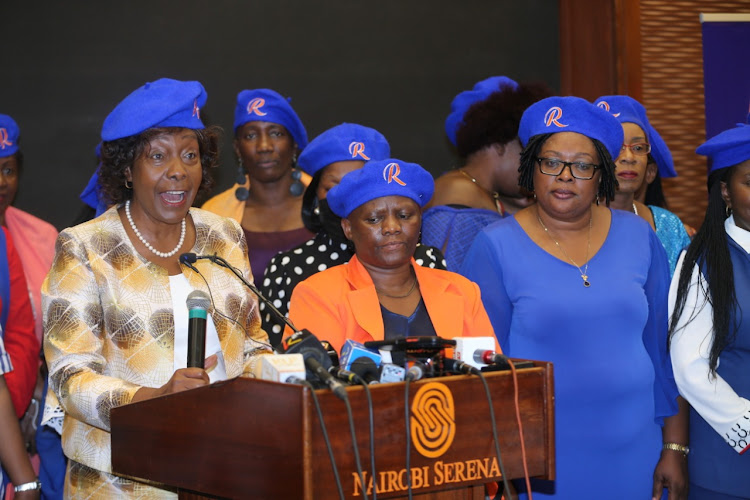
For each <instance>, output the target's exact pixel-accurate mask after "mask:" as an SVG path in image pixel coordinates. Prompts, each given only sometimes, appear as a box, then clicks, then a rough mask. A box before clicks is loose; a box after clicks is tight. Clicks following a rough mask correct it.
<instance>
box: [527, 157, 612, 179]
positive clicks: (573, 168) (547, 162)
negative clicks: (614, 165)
mask: <svg viewBox="0 0 750 500" xmlns="http://www.w3.org/2000/svg"><path fill="white" fill-rule="evenodd" d="M536 162H537V163H538V164H539V171H540V172H542V173H543V174H544V175H562V173H563V170H565V167H568V168H569V169H570V175H572V176H573V177H575V178H576V179H581V180H584V181H587V180H589V179H592V178H593V177H594V174H595V173H596V169H597V168H601V165H594V164H593V163H581V162H577V161H576V162H573V161H562V160H558V159H557V158H537V159H536Z"/></svg>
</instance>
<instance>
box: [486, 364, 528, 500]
mask: <svg viewBox="0 0 750 500" xmlns="http://www.w3.org/2000/svg"><path fill="white" fill-rule="evenodd" d="M473 373H474V374H475V375H477V376H478V377H479V380H481V381H482V386H483V387H484V393H485V395H486V396H487V402H488V403H489V405H490V422H492V426H491V427H492V440H493V441H494V442H495V455H496V456H497V463H498V465H499V466H500V474H502V476H503V490H504V491H505V492H506V493H508V494H510V491H511V489H510V485H509V484H508V475H507V474H506V473H505V465H503V459H502V457H501V455H500V440H499V439H498V438H497V421H496V420H495V407H494V406H493V404H492V395H491V394H490V386H489V384H487V379H485V378H484V375H483V374H482V372H480V371H479V370H477V371H476V372H473ZM517 408H518V406H516V409H517ZM529 500H531V497H529Z"/></svg>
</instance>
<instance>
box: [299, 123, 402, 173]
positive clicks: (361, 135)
mask: <svg viewBox="0 0 750 500" xmlns="http://www.w3.org/2000/svg"><path fill="white" fill-rule="evenodd" d="M389 156H391V147H390V146H389V145H388V141H387V140H386V139H385V137H384V136H383V134H381V133H380V132H378V131H377V130H375V129H374V128H370V127H364V126H362V125H357V124H356V123H342V124H341V125H336V126H335V127H333V128H329V129H328V130H326V131H325V132H323V133H322V134H320V135H319V136H318V137H316V138H315V139H313V140H312V141H310V144H308V145H307V147H306V148H305V150H304V151H302V153H301V154H300V155H299V159H298V160H297V164H298V165H299V166H300V168H301V169H302V170H304V171H305V172H307V173H308V174H309V175H315V173H316V172H318V170H320V169H322V168H323V167H326V166H328V165H330V164H331V163H335V162H337V161H347V160H360V161H370V160H382V159H384V158H388V157H389Z"/></svg>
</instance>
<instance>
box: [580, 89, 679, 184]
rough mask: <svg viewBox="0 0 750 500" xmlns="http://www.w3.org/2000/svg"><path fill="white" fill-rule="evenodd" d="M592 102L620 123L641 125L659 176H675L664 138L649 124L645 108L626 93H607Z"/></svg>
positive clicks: (672, 161)
mask: <svg viewBox="0 0 750 500" xmlns="http://www.w3.org/2000/svg"><path fill="white" fill-rule="evenodd" d="M594 104H595V105H596V106H598V107H600V108H603V109H605V110H607V111H609V112H610V113H612V116H614V117H615V118H617V121H619V122H620V123H626V122H627V123H635V124H636V125H638V126H639V127H641V129H643V131H644V132H645V133H646V136H647V138H648V142H649V144H651V156H652V157H653V158H654V161H655V162H656V166H657V167H658V168H659V176H660V177H677V171H676V170H675V168H674V160H672V153H671V152H670V151H669V148H668V147H667V143H666V142H664V139H662V138H661V136H660V135H659V133H658V132H657V131H656V129H655V128H654V127H653V126H651V123H650V122H649V121H648V116H647V115H646V108H644V107H643V105H642V104H641V103H640V102H638V101H636V100H635V99H633V98H632V97H629V96H626V95H609V96H603V97H600V98H599V99H597V100H596V101H594Z"/></svg>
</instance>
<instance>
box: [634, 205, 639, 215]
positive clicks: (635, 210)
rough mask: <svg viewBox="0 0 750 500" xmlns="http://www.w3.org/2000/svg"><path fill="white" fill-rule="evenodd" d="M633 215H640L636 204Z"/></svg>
mask: <svg viewBox="0 0 750 500" xmlns="http://www.w3.org/2000/svg"><path fill="white" fill-rule="evenodd" d="M633 213H634V214H635V215H638V207H636V206H635V202H633Z"/></svg>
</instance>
